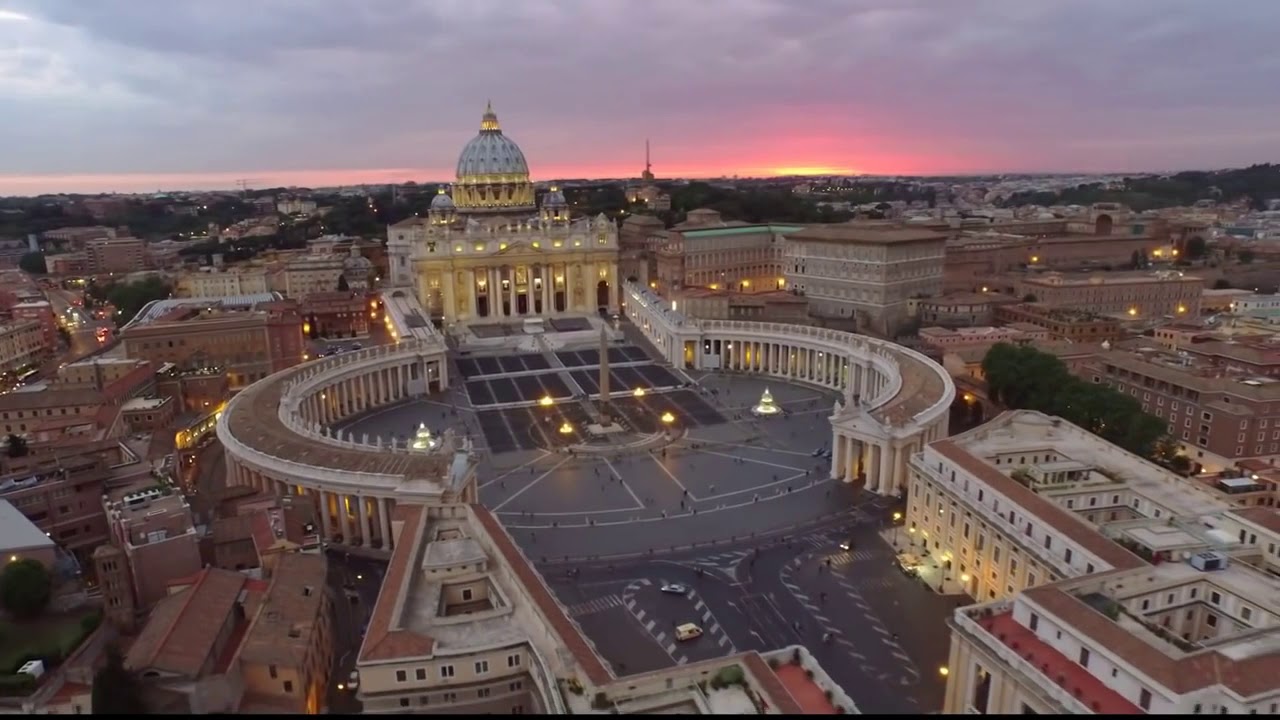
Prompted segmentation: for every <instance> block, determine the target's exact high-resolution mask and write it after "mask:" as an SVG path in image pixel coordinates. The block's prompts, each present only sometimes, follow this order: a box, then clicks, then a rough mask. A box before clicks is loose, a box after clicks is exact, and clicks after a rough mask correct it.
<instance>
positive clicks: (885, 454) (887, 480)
mask: <svg viewBox="0 0 1280 720" xmlns="http://www.w3.org/2000/svg"><path fill="white" fill-rule="evenodd" d="M893 444H894V443H893V441H892V440H888V441H886V442H885V444H884V445H881V446H880V451H879V455H880V457H879V460H880V484H879V487H878V488H877V492H879V493H880V494H881V495H889V494H892V492H893V481H894V478H893V456H894V453H896V452H897V450H896V448H894V447H893Z"/></svg>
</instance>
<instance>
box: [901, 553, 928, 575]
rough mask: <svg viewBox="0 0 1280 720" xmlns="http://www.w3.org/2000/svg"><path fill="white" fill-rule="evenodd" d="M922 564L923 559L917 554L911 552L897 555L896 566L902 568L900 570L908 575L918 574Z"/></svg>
mask: <svg viewBox="0 0 1280 720" xmlns="http://www.w3.org/2000/svg"><path fill="white" fill-rule="evenodd" d="M923 564H924V561H923V560H921V559H920V556H918V555H913V554H911V553H900V554H899V555H898V567H899V568H900V569H901V570H902V572H904V573H906V574H908V575H911V576H915V575H919V574H920V566H921V565H923Z"/></svg>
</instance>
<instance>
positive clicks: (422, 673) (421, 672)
mask: <svg viewBox="0 0 1280 720" xmlns="http://www.w3.org/2000/svg"><path fill="white" fill-rule="evenodd" d="M413 676H414V677H415V678H417V679H418V680H426V679H427V669H426V668H418V669H417V670H414V671H413Z"/></svg>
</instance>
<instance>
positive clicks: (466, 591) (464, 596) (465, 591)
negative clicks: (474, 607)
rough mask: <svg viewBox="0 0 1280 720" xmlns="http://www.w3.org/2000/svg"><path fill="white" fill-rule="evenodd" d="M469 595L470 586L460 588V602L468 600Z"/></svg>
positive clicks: (469, 599)
mask: <svg viewBox="0 0 1280 720" xmlns="http://www.w3.org/2000/svg"><path fill="white" fill-rule="evenodd" d="M471 597H472V593H471V588H462V602H470V601H471Z"/></svg>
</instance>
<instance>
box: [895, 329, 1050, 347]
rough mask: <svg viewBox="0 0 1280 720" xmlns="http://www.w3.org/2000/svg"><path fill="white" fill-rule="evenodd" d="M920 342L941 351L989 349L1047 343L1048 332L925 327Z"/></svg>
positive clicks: (1039, 330) (1041, 330)
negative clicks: (974, 348) (999, 344)
mask: <svg viewBox="0 0 1280 720" xmlns="http://www.w3.org/2000/svg"><path fill="white" fill-rule="evenodd" d="M919 336H920V342H922V343H924V344H925V345H927V346H929V347H932V348H935V349H937V350H941V351H943V352H946V351H949V350H958V349H960V348H970V347H980V348H983V349H990V348H991V346H992V345H995V344H996V343H1010V344H1013V345H1027V344H1031V343H1036V342H1048V341H1049V339H1050V338H1049V331H1048V330H1045V329H1044V328H1042V327H1037V326H1035V325H1022V324H1017V325H1007V326H1005V327H965V328H956V329H954V330H953V329H951V328H945V327H925V328H920V332H919Z"/></svg>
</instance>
